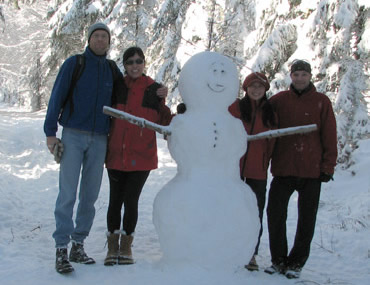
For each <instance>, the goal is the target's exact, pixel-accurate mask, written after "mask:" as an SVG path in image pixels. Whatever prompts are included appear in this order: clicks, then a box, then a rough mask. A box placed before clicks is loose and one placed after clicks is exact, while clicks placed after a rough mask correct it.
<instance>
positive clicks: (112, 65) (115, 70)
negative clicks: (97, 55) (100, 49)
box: [107, 59, 119, 84]
mask: <svg viewBox="0 0 370 285" xmlns="http://www.w3.org/2000/svg"><path fill="white" fill-rule="evenodd" d="M107 60H108V63H109V66H110V69H111V70H112V76H113V84H114V82H115V81H116V80H117V79H118V76H119V73H118V66H117V64H116V62H115V61H114V60H112V59H107Z"/></svg>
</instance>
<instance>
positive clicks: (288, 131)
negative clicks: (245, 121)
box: [248, 124, 317, 141]
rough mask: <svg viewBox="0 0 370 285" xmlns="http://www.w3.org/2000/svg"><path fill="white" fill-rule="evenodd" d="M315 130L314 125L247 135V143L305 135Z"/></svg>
mask: <svg viewBox="0 0 370 285" xmlns="http://www.w3.org/2000/svg"><path fill="white" fill-rule="evenodd" d="M316 130H317V126H316V124H312V125H306V126H297V127H290V128H283V129H277V130H271V131H267V132H262V133H259V134H256V135H248V141H255V140H260V139H272V138H277V137H283V136H289V135H297V134H305V133H309V132H313V131H316Z"/></svg>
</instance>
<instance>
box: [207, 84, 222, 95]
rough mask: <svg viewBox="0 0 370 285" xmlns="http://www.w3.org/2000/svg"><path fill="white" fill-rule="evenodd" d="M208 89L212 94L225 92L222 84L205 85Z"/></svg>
mask: <svg viewBox="0 0 370 285" xmlns="http://www.w3.org/2000/svg"><path fill="white" fill-rule="evenodd" d="M207 85H208V88H209V89H211V90H212V91H214V92H217V93H219V92H223V91H224V90H225V86H224V85H222V84H209V83H208V84H207Z"/></svg>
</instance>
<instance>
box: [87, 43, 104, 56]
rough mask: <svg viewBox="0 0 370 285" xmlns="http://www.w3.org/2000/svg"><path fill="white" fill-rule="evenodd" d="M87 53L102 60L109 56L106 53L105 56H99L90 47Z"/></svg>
mask: <svg viewBox="0 0 370 285" xmlns="http://www.w3.org/2000/svg"><path fill="white" fill-rule="evenodd" d="M86 52H88V53H91V55H93V56H96V57H98V58H101V57H104V58H105V57H106V56H107V53H105V54H103V55H97V54H96V53H95V52H93V50H92V49H91V48H90V46H89V45H88V46H87V47H86Z"/></svg>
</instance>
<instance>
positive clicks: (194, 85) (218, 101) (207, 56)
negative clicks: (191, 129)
mask: <svg viewBox="0 0 370 285" xmlns="http://www.w3.org/2000/svg"><path fill="white" fill-rule="evenodd" d="M238 89H239V79H238V71H237V69H236V66H235V64H234V63H233V62H232V61H231V60H230V59H229V58H227V57H226V56H223V55H221V54H219V53H216V52H201V53H198V54H196V55H194V56H192V57H191V58H190V59H189V60H188V61H187V62H186V63H185V65H184V66H183V68H182V70H181V73H180V78H179V91H180V95H181V97H182V99H183V101H184V103H185V105H186V109H187V112H188V111H192V110H196V109H201V110H204V111H206V110H208V109H209V108H211V109H212V110H215V109H224V110H227V107H228V106H229V105H231V104H232V103H233V102H234V101H235V99H236V97H237V96H238Z"/></svg>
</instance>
